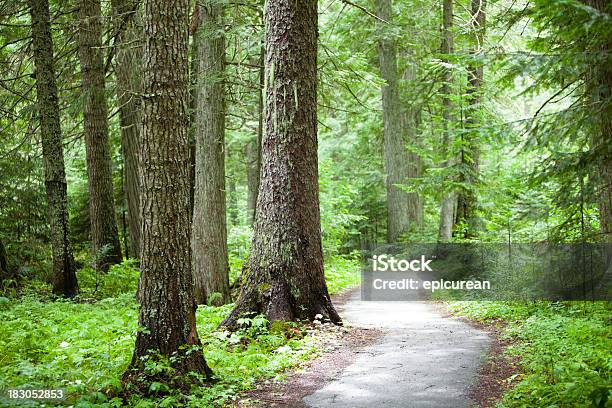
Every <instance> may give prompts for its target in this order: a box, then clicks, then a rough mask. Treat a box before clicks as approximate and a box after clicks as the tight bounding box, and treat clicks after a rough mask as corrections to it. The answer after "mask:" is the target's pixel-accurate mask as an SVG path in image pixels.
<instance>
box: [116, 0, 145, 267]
mask: <svg viewBox="0 0 612 408" xmlns="http://www.w3.org/2000/svg"><path fill="white" fill-rule="evenodd" d="M138 3H139V2H138V1H136V0H112V1H111V6H112V14H113V16H112V21H113V30H114V36H115V43H114V46H115V61H116V63H115V76H116V80H117V100H118V103H119V123H120V125H121V153H122V156H123V169H124V172H123V177H124V180H123V185H124V199H125V203H126V208H127V224H128V230H129V236H130V253H131V254H132V255H133V256H134V257H138V254H139V253H140V213H139V208H140V204H139V202H140V198H139V195H138V189H139V185H138V183H139V178H138V148H139V137H140V121H141V114H142V109H141V100H140V96H139V91H140V75H141V66H140V62H141V59H142V53H141V48H140V43H139V42H140V38H139V37H138V27H137V19H136V13H137V9H138Z"/></svg>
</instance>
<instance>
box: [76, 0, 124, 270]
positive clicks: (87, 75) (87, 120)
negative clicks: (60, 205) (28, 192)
mask: <svg viewBox="0 0 612 408" xmlns="http://www.w3.org/2000/svg"><path fill="white" fill-rule="evenodd" d="M100 20H101V8H100V0H80V6H79V59H80V62H81V76H82V77H81V81H82V83H81V87H82V90H83V95H84V97H85V110H84V125H83V126H84V132H85V146H86V150H87V178H88V187H89V216H90V219H91V239H92V244H93V250H94V253H95V255H96V256H97V259H96V268H97V269H99V270H102V271H107V270H108V268H109V266H110V265H112V264H115V263H120V262H121V260H122V257H121V244H120V243H119V233H118V230H117V220H116V218H115V200H114V196H113V172H112V162H111V156H110V145H109V140H108V108H107V106H106V95H105V90H104V62H103V59H102V49H101V46H102V22H101V21H100Z"/></svg>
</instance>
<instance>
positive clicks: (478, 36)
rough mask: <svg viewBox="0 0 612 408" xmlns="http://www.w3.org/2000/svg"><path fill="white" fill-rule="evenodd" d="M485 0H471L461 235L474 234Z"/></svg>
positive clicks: (459, 209)
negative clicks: (465, 186) (470, 48)
mask: <svg viewBox="0 0 612 408" xmlns="http://www.w3.org/2000/svg"><path fill="white" fill-rule="evenodd" d="M486 5H487V0H472V3H471V19H470V23H471V30H470V31H471V35H472V42H473V45H472V51H471V54H472V55H471V60H470V62H469V64H468V69H467V80H468V84H467V92H468V96H467V101H468V106H467V108H466V130H465V131H464V132H463V133H462V136H461V137H462V143H461V153H460V161H461V164H462V170H461V173H460V174H461V179H460V182H461V183H463V184H464V185H467V186H468V187H467V188H463V189H461V191H459V194H458V196H457V213H456V222H457V223H460V222H464V223H465V224H466V230H465V231H464V237H466V238H469V237H473V236H474V235H475V234H476V229H477V219H476V206H477V199H476V184H477V182H478V174H479V161H480V146H479V143H480V142H479V130H478V127H479V114H480V111H481V104H482V90H481V88H482V82H483V79H484V77H483V74H484V67H483V64H482V62H481V61H479V57H480V56H481V55H480V54H481V53H482V49H483V44H484V40H485V9H486Z"/></svg>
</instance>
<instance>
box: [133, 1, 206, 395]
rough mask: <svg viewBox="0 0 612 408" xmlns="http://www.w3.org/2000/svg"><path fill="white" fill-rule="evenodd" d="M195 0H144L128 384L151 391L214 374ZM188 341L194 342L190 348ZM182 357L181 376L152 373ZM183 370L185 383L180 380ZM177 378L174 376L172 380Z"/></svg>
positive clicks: (177, 367) (178, 370) (177, 362)
mask: <svg viewBox="0 0 612 408" xmlns="http://www.w3.org/2000/svg"><path fill="white" fill-rule="evenodd" d="M188 9H189V2H188V0H177V1H174V2H168V1H165V0H144V16H143V27H144V30H143V38H144V46H143V75H142V90H143V105H142V106H143V118H142V128H141V146H140V171H139V174H140V186H141V189H140V219H141V247H140V265H141V282H140V293H139V297H140V314H139V320H138V322H139V326H140V327H142V328H144V330H139V331H138V334H137V336H136V345H135V348H134V354H133V357H132V361H131V363H130V366H129V368H128V369H127V371H126V372H125V373H124V375H123V382H124V383H133V384H135V385H136V387H137V388H139V389H140V391H142V392H144V393H147V392H149V391H148V390H149V388H148V387H149V384H148V382H147V381H150V380H152V379H153V378H152V377H153V376H154V377H155V381H160V380H162V381H168V382H170V381H173V383H172V386H173V387H176V386H177V381H178V383H179V386H181V385H184V387H181V388H184V389H185V391H187V390H188V389H187V388H188V384H187V383H188V382H190V381H196V380H195V379H194V378H191V380H190V379H189V378H188V377H185V376H184V375H185V374H187V373H188V372H190V371H194V372H197V373H200V374H202V375H203V376H204V377H205V378H206V379H210V377H211V375H212V373H211V370H210V369H209V367H208V365H207V364H206V361H205V360H204V355H203V353H202V350H201V343H200V340H199V337H198V333H197V329H196V315H195V312H196V307H197V305H196V303H195V301H194V298H193V277H192V272H191V247H190V217H189V194H190V193H189V146H188V133H189V113H188V109H187V106H188V103H189V102H188V101H189V85H188V82H189V75H188V64H189V61H188V23H189V21H188V15H187V13H188ZM186 346H187V347H186ZM156 353H157V354H161V355H162V356H166V357H170V356H173V357H175V358H172V359H170V364H171V365H172V366H173V367H174V368H175V370H176V371H175V373H174V374H167V373H166V374H151V373H149V372H147V371H146V370H145V364H146V359H147V358H148V359H154V358H155V354H156ZM175 375H177V376H179V379H178V380H176V379H175V380H173V378H174V377H175ZM170 376H171V377H173V378H168V377H170Z"/></svg>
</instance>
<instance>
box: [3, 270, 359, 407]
mask: <svg viewBox="0 0 612 408" xmlns="http://www.w3.org/2000/svg"><path fill="white" fill-rule="evenodd" d="M353 267H355V261H354V260H352V259H349V260H344V259H343V258H337V259H336V261H335V262H332V263H329V264H328V265H327V272H328V278H329V280H328V284H329V286H330V291H331V292H332V293H337V292H340V291H342V290H343V289H345V288H347V287H350V286H353V285H354V284H355V283H356V282H357V280H358V277H359V275H358V272H353V269H345V268H353ZM345 274H346V276H345ZM78 278H79V283H80V288H81V293H80V297H79V298H78V299H77V300H76V301H63V300H55V301H52V300H51V298H50V291H49V288H48V285H45V284H44V283H42V282H39V281H33V282H30V283H29V284H27V285H25V286H22V287H20V288H19V290H15V291H13V292H11V293H12V294H13V295H14V296H10V297H0V321H1V322H2V324H0V390H6V389H14V388H25V389H41V388H45V389H50V388H51V389H56V388H61V389H63V390H64V391H65V393H66V395H67V399H66V400H65V401H63V402H62V403H65V404H72V405H74V406H76V407H93V406H95V407H115V406H117V407H119V406H125V404H128V405H129V406H135V407H164V406H167V407H176V406H192V407H218V406H223V405H227V404H228V403H230V402H231V401H232V400H234V399H235V398H237V396H238V395H239V393H240V392H241V391H244V390H248V389H250V388H253V386H254V385H255V383H256V382H257V381H265V380H266V379H272V378H276V379H282V378H283V375H284V374H283V373H284V372H285V371H286V369H288V368H290V367H292V366H295V365H297V364H299V363H300V362H302V361H305V360H307V359H309V358H312V357H313V355H314V354H316V353H318V351H319V350H320V347H319V345H320V341H322V337H323V336H325V332H324V331H321V330H318V329H316V328H314V327H313V326H312V325H310V324H297V323H287V324H285V325H282V327H280V328H279V326H275V325H272V326H271V328H270V325H269V324H268V322H267V321H266V319H265V318H264V317H262V316H256V317H253V318H251V319H241V320H240V322H239V323H240V325H241V326H242V328H241V329H240V330H238V331H237V332H234V333H229V332H225V331H216V328H217V326H218V325H219V323H220V322H221V321H222V320H223V318H225V317H226V316H227V315H228V314H229V312H230V311H231V309H232V306H233V305H231V304H229V305H225V306H221V307H213V306H200V307H199V308H198V311H197V327H198V332H199V335H200V338H201V340H202V345H203V349H204V354H205V357H206V360H207V362H208V364H209V366H210V367H211V368H212V369H213V371H214V373H215V377H216V379H217V380H216V382H214V383H213V384H210V385H207V386H203V387H196V388H194V389H192V390H191V391H190V392H189V395H182V394H181V393H180V392H179V391H177V390H168V392H165V393H160V396H159V397H156V398H149V399H142V398H140V397H134V398H133V399H132V400H130V401H124V400H121V399H120V398H119V397H117V396H115V395H118V394H119V390H120V386H121V384H120V377H121V374H122V373H123V372H124V370H125V369H126V368H127V366H128V364H129V361H130V359H131V357H132V350H133V347H134V340H135V335H136V332H137V322H138V305H137V303H136V299H135V291H136V288H137V286H138V270H137V265H136V264H135V263H134V262H132V261H126V262H124V263H123V264H121V265H115V266H113V267H112V268H111V269H110V271H109V272H108V274H105V275H100V274H98V273H97V272H95V271H94V270H93V269H90V268H84V269H82V270H81V271H79V272H78ZM356 279H357V280H356ZM5 293H6V291H5ZM151 386H152V387H154V389H152V390H153V391H157V390H158V389H157V388H155V387H162V385H159V384H152V385H151ZM162 394H163V395H162ZM4 397H6V395H2V396H0V406H9V404H10V403H11V402H10V401H8V400H7V399H2V398H4ZM44 404H47V405H50V404H51V403H50V402H44ZM18 405H19V406H27V403H25V402H24V401H20V402H19V404H18ZM31 406H41V402H40V401H39V402H38V403H31Z"/></svg>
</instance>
